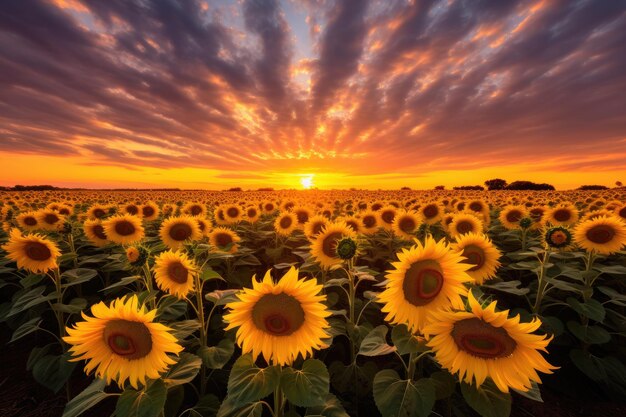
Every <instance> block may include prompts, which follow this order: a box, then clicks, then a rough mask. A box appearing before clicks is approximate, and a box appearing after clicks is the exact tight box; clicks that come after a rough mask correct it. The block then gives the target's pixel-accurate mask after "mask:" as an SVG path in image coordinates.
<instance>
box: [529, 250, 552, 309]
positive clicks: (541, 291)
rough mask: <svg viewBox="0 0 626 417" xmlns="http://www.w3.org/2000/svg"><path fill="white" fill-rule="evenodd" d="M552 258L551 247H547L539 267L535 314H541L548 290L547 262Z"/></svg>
mask: <svg viewBox="0 0 626 417" xmlns="http://www.w3.org/2000/svg"><path fill="white" fill-rule="evenodd" d="M549 260H550V249H549V248H546V250H545V251H544V255H543V259H542V260H541V268H540V269H539V276H538V279H539V285H538V286H537V297H536V298H535V305H534V306H533V314H534V315H536V316H537V315H539V312H540V310H541V301H542V300H543V296H544V295H545V292H546V287H547V286H548V282H547V281H546V276H545V275H546V264H547V263H548V261H549Z"/></svg>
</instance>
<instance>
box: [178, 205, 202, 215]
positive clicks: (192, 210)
mask: <svg viewBox="0 0 626 417" xmlns="http://www.w3.org/2000/svg"><path fill="white" fill-rule="evenodd" d="M180 211H181V212H182V213H184V214H187V215H189V216H194V217H206V213H207V209H206V206H205V205H204V204H202V203H193V202H189V203H187V204H185V205H184V206H183V208H182V209H181V210H180Z"/></svg>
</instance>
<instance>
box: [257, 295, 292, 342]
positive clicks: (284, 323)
mask: <svg viewBox="0 0 626 417" xmlns="http://www.w3.org/2000/svg"><path fill="white" fill-rule="evenodd" d="M252 321H253V322H254V325H255V326H256V327H257V328H258V329H259V330H262V331H265V332H267V333H270V334H272V335H274V336H289V335H290V334H292V333H294V332H295V331H296V330H298V329H299V328H300V327H301V326H302V324H304V310H303V309H302V306H301V305H300V302H299V301H298V300H296V299H295V298H294V297H292V296H291V295H288V294H285V293H280V294H266V295H264V296H263V297H261V298H260V299H259V301H257V302H256V304H255V305H254V307H253V308H252Z"/></svg>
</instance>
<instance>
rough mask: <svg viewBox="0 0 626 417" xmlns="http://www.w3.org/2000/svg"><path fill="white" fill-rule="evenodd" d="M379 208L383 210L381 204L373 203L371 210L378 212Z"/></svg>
mask: <svg viewBox="0 0 626 417" xmlns="http://www.w3.org/2000/svg"><path fill="white" fill-rule="evenodd" d="M381 208H383V205H382V204H380V203H374V204H372V210H374V211H378V210H380V209H381Z"/></svg>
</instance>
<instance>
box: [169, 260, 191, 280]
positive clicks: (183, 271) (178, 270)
mask: <svg viewBox="0 0 626 417" xmlns="http://www.w3.org/2000/svg"><path fill="white" fill-rule="evenodd" d="M187 275H188V271H187V268H185V265H183V264H182V263H180V262H178V261H175V262H172V263H171V264H170V265H169V266H168V267H167V276H168V277H169V279H171V280H172V281H174V282H176V283H178V284H186V283H187Z"/></svg>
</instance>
